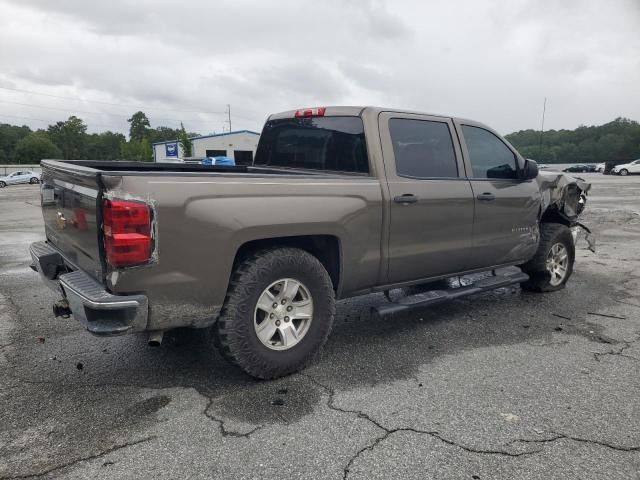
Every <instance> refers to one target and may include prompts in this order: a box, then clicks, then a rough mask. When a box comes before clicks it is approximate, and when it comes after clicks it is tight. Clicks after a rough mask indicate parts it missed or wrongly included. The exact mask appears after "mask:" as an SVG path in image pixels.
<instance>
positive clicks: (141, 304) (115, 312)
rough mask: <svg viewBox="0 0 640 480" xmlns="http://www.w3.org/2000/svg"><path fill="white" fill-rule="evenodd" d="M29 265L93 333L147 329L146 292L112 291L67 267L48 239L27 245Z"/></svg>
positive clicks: (112, 333) (130, 331) (114, 333)
mask: <svg viewBox="0 0 640 480" xmlns="http://www.w3.org/2000/svg"><path fill="white" fill-rule="evenodd" d="M29 251H30V253H31V258H32V259H33V265H32V268H34V269H35V270H36V271H37V272H38V273H39V274H40V277H41V278H42V280H43V281H44V282H45V283H46V284H47V286H49V287H50V288H51V289H53V290H54V291H56V292H58V293H60V294H61V295H62V296H63V297H64V298H65V299H66V300H67V302H68V303H69V308H70V309H71V312H72V314H73V317H74V318H75V319H76V320H78V321H79V322H80V323H81V324H82V325H84V326H85V327H86V329H87V330H89V332H91V333H93V334H94V335H101V336H110V335H122V334H124V333H133V332H140V331H143V330H146V327H147V320H148V315H149V301H148V299H147V297H146V296H145V295H113V294H111V293H109V292H107V291H106V290H105V288H104V287H103V286H102V285H100V284H99V283H98V282H97V281H95V280H94V279H93V278H91V277H90V276H89V275H87V274H86V273H84V272H83V271H82V270H75V271H69V268H68V265H67V264H66V263H65V261H64V258H63V257H62V255H61V254H60V252H58V251H57V250H56V249H55V248H53V247H52V246H51V245H50V244H48V243H47V242H35V243H32V244H31V246H30V247H29Z"/></svg>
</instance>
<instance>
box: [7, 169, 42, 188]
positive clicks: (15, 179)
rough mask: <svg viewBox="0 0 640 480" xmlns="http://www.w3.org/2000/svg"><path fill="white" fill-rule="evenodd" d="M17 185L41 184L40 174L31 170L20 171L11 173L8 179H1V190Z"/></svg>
mask: <svg viewBox="0 0 640 480" xmlns="http://www.w3.org/2000/svg"><path fill="white" fill-rule="evenodd" d="M16 183H31V184H33V183H40V174H39V173H37V172H32V171H31V170H20V171H18V172H13V173H10V174H9V175H7V176H6V177H0V188H4V187H6V186H7V185H14V184H16Z"/></svg>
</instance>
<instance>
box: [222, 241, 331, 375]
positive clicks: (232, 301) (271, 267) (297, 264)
mask: <svg viewBox="0 0 640 480" xmlns="http://www.w3.org/2000/svg"><path fill="white" fill-rule="evenodd" d="M283 278H292V279H294V280H297V281H299V282H302V283H303V284H304V285H305V286H306V288H308V290H309V293H310V294H311V297H312V299H313V319H312V321H311V323H310V325H309V330H308V331H307V332H306V334H305V336H304V337H303V338H302V339H301V340H300V342H299V343H297V344H296V345H294V346H293V347H291V348H289V349H287V350H272V349H270V348H268V347H267V346H265V345H264V344H263V343H262V342H261V341H260V339H259V338H258V336H257V334H256V331H255V328H254V311H255V308H256V304H257V301H258V298H259V297H260V295H261V294H262V292H263V291H264V289H266V288H267V287H268V286H269V285H271V284H272V283H273V282H276V281H278V280H280V279H283ZM334 315H335V295H334V291H333V284H332V282H331V278H330V277H329V274H328V273H327V271H326V270H325V268H324V267H323V265H322V264H321V263H320V261H319V260H318V259H317V258H316V257H314V256H313V255H311V254H310V253H308V252H306V251H304V250H300V249H298V248H276V249H272V250H263V251H261V252H258V253H256V254H254V255H252V256H251V257H249V258H248V259H246V260H245V261H243V262H242V263H241V264H240V265H239V266H238V267H237V268H236V269H235V271H234V273H233V276H232V279H231V282H230V284H229V289H228V291H227V296H226V298H225V303H224V306H223V308H222V311H221V313H220V318H219V319H218V321H217V322H216V324H215V325H214V330H215V335H214V339H215V342H216V344H217V346H218V348H219V350H220V352H221V353H222V355H223V356H224V357H225V358H226V359H227V360H229V361H230V362H231V363H233V364H235V365H237V366H239V367H240V368H241V369H242V370H244V371H245V372H246V373H248V374H249V375H251V376H252V377H255V378H259V379H271V378H277V377H282V376H284V375H289V374H291V373H293V372H296V371H298V370H300V369H302V368H304V367H305V366H306V365H307V364H309V362H310V361H312V360H313V358H314V357H315V356H316V354H317V353H318V352H319V351H320V348H321V347H322V346H323V345H324V343H325V342H326V341H327V337H328V336H329V333H330V332H331V327H332V325H333V318H334Z"/></svg>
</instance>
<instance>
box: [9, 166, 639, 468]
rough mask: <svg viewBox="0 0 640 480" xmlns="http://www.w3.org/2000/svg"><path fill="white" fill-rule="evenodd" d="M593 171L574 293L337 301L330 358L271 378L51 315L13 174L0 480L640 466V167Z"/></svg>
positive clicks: (199, 342) (194, 344)
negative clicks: (589, 232) (391, 306)
mask: <svg viewBox="0 0 640 480" xmlns="http://www.w3.org/2000/svg"><path fill="white" fill-rule="evenodd" d="M584 177H585V178H587V179H588V180H590V181H592V182H593V189H592V192H591V197H590V199H589V201H588V204H587V209H586V211H585V214H584V215H583V221H584V222H585V223H586V224H588V225H590V226H592V227H593V229H594V232H595V234H596V236H597V237H598V253H597V254H593V253H591V252H590V251H588V250H587V249H586V242H584V240H582V241H581V242H579V244H578V250H577V261H576V267H575V273H574V275H573V277H572V279H571V281H570V282H569V284H568V286H567V288H566V289H564V290H562V291H560V292H556V293H550V294H542V295H541V294H530V293H525V292H522V291H520V289H519V288H517V287H513V288H503V289H499V290H496V291H494V292H490V293H485V294H480V295H477V296H474V297H468V298H466V299H461V300H458V301H455V302H451V303H448V304H443V305H439V306H437V307H432V308H428V309H423V310H419V311H414V312H412V313H411V314H408V315H403V316H396V317H393V318H383V319H377V318H373V317H372V316H371V315H370V313H369V312H370V307H371V306H373V305H377V304H381V303H384V302H386V299H385V298H384V297H383V296H382V295H369V296H365V297H359V298H356V299H352V300H348V301H344V302H341V303H340V304H339V307H338V314H337V318H336V326H335V329H334V331H333V333H332V335H331V337H330V339H329V342H328V344H327V346H326V348H325V349H324V352H323V354H322V355H321V357H320V358H319V359H318V361H317V362H316V363H315V364H314V365H312V366H311V367H310V368H308V369H307V370H305V371H304V372H302V373H299V374H296V375H292V376H289V377H286V378H283V379H279V380H277V381H270V382H264V381H256V380H253V379H251V378H249V377H247V376H246V375H244V374H243V373H242V372H240V371H239V370H237V369H236V368H234V367H231V366H229V365H228V364H227V363H225V361H224V360H223V359H222V358H221V357H220V356H219V355H218V354H217V352H216V351H215V349H214V348H213V346H212V345H210V343H209V342H208V340H207V339H206V336H203V335H195V334H194V332H191V334H185V333H189V332H182V333H181V334H180V335H168V336H167V337H165V341H164V343H163V345H162V346H161V347H160V348H151V347H148V346H147V344H146V338H145V337H143V336H124V337H117V338H97V337H93V336H91V335H90V334H88V333H87V332H86V331H84V330H83V328H82V327H81V326H79V325H78V324H77V323H76V322H74V321H73V319H72V318H71V319H68V320H63V319H54V318H53V316H52V315H51V304H52V303H53V302H54V301H55V300H56V299H57V298H56V295H55V294H54V293H53V292H52V291H50V290H48V289H47V288H46V287H45V286H44V285H43V284H42V283H41V281H40V280H39V278H38V275H37V274H36V273H34V272H32V271H31V270H30V269H29V267H28V266H29V263H30V258H29V254H28V245H29V243H30V242H33V241H36V240H41V239H43V237H44V233H43V228H42V218H41V215H40V209H39V195H38V192H39V190H38V186H37V185H36V186H33V185H24V186H12V187H7V188H5V189H0V479H14V478H82V479H84V478H95V479H100V478H225V479H235V478H241V479H245V478H246V479H257V478H269V479H273V478H286V479H298V478H300V479H342V478H349V479H371V478H403V479H412V478H416V479H418V478H419V479H431V478H433V479H474V480H477V479H483V480H484V479H514V478H518V479H520V478H527V479H548V478H563V479H564V478H567V479H574V478H575V479H591V478H593V479H602V478H607V479H640V375H639V374H640V176H635V177H624V178H623V177H610V176H603V175H599V174H586V175H584ZM395 293H396V294H398V292H395Z"/></svg>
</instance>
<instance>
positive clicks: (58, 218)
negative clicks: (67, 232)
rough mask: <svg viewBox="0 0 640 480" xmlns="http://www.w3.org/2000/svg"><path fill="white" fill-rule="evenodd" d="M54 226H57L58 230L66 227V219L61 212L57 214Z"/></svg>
mask: <svg viewBox="0 0 640 480" xmlns="http://www.w3.org/2000/svg"><path fill="white" fill-rule="evenodd" d="M56 225H58V228H59V229H60V230H63V229H64V228H66V227H67V219H66V218H64V214H63V213H62V212H58V215H57V216H56Z"/></svg>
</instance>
